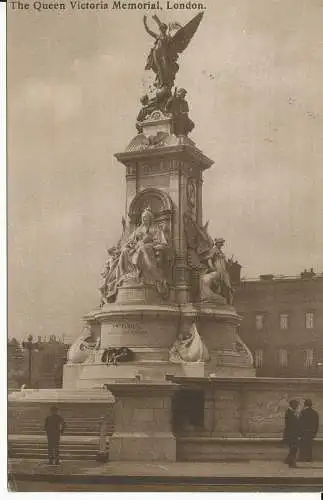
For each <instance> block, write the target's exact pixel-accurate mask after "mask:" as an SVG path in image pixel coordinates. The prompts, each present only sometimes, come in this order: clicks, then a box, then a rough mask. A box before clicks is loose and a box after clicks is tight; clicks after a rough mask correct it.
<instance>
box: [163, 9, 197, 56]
mask: <svg viewBox="0 0 323 500" xmlns="http://www.w3.org/2000/svg"><path fill="white" fill-rule="evenodd" d="M203 14H204V12H200V13H199V14H197V15H196V16H195V17H193V19H191V21H190V22H189V23H187V24H186V25H185V26H183V28H181V29H180V30H178V31H177V32H176V33H175V35H174V36H173V37H172V44H171V48H172V51H173V52H174V53H176V54H180V53H181V52H183V50H185V49H186V47H187V46H188V44H189V43H190V41H191V39H192V38H193V36H194V34H195V32H196V30H197V28H198V27H199V24H200V22H201V20H202V17H203Z"/></svg>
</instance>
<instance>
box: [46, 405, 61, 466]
mask: <svg viewBox="0 0 323 500" xmlns="http://www.w3.org/2000/svg"><path fill="white" fill-rule="evenodd" d="M50 411H51V414H50V415H48V417H46V419H45V425H44V429H45V431H46V434H47V442H48V463H49V464H50V465H53V464H55V465H58V464H59V441H60V437H61V434H63V432H64V429H65V421H64V419H63V417H61V416H60V415H59V414H58V408H57V407H56V406H52V407H51V409H50Z"/></svg>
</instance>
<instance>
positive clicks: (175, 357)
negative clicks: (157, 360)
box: [169, 323, 210, 363]
mask: <svg viewBox="0 0 323 500" xmlns="http://www.w3.org/2000/svg"><path fill="white" fill-rule="evenodd" d="M169 360H170V361H171V362H172V363H180V362H183V361H186V362H189V363H196V362H202V361H204V362H206V361H209V360H210V355H209V352H208V350H207V347H206V345H205V344H204V342H203V340H202V339H201V337H200V335H199V332H198V331H197V328H196V324H195V323H193V324H192V326H191V328H190V330H189V332H188V333H187V334H186V335H184V336H182V337H179V338H178V339H177V340H175V342H174V345H173V347H172V348H171V349H170V351H169Z"/></svg>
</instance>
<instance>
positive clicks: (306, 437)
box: [299, 399, 319, 462]
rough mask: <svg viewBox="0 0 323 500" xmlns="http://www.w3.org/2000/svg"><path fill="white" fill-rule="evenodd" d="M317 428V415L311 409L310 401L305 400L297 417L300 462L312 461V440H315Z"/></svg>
mask: <svg viewBox="0 0 323 500" xmlns="http://www.w3.org/2000/svg"><path fill="white" fill-rule="evenodd" d="M318 427H319V415H318V413H317V411H315V410H314V409H313V408H312V401H311V400H310V399H305V401H304V408H303V410H302V411H301V413H300V417H299V430H300V448H299V451H300V457H299V459H300V460H301V461H302V462H311V461H312V447H313V439H315V437H316V434H317V431H318Z"/></svg>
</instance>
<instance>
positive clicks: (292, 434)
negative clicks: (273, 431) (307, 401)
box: [284, 399, 299, 467]
mask: <svg viewBox="0 0 323 500" xmlns="http://www.w3.org/2000/svg"><path fill="white" fill-rule="evenodd" d="M297 408H298V401H296V399H292V400H291V401H290V402H289V408H288V409H287V411H286V413H285V429H284V441H285V443H287V444H288V448H289V453H288V455H287V457H286V459H285V464H288V465H289V467H296V455H297V450H298V440H299V420H298V416H297V413H296V410H297Z"/></svg>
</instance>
